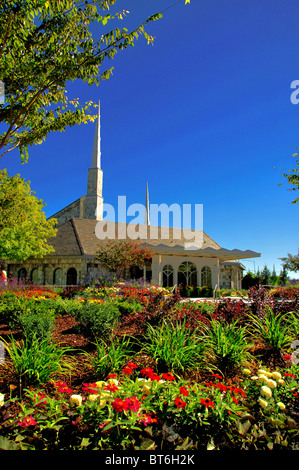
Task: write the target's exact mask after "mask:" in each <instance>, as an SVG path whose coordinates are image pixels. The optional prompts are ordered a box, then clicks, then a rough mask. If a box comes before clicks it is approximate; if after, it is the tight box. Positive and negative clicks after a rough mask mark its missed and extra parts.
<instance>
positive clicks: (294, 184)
mask: <svg viewBox="0 0 299 470" xmlns="http://www.w3.org/2000/svg"><path fill="white" fill-rule="evenodd" d="M297 156H298V153H293V154H292V157H297ZM282 176H284V177H285V178H286V180H287V182H288V183H289V184H290V185H291V188H289V191H298V189H299V159H298V158H297V159H296V168H291V169H289V170H288V171H287V173H283V174H282ZM280 186H281V184H280ZM297 202H299V197H297V198H296V199H294V201H292V204H297Z"/></svg>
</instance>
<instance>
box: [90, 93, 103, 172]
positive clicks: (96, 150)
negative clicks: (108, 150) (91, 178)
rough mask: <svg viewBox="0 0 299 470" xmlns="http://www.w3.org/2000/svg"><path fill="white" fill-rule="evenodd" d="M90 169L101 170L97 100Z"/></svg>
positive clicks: (99, 112)
mask: <svg viewBox="0 0 299 470" xmlns="http://www.w3.org/2000/svg"><path fill="white" fill-rule="evenodd" d="M91 168H101V107H100V100H99V107H98V118H97V122H96V129H95V133H94V140H93V150H92V158H91Z"/></svg>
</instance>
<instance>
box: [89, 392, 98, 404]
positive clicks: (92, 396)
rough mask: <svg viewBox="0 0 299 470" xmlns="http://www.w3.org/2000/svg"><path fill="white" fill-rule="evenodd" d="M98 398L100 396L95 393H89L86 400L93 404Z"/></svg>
mask: <svg viewBox="0 0 299 470" xmlns="http://www.w3.org/2000/svg"><path fill="white" fill-rule="evenodd" d="M99 396H100V395H98V394H97V393H91V394H90V395H88V400H89V401H91V402H92V403H93V402H94V401H96V400H97V399H98V398H99Z"/></svg>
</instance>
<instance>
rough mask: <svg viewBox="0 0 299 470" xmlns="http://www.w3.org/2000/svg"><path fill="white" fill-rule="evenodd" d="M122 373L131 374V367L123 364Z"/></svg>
mask: <svg viewBox="0 0 299 470" xmlns="http://www.w3.org/2000/svg"><path fill="white" fill-rule="evenodd" d="M123 373H124V374H128V375H129V374H132V373H133V369H131V367H129V366H125V367H124V368H123Z"/></svg>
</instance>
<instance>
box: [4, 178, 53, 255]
mask: <svg viewBox="0 0 299 470" xmlns="http://www.w3.org/2000/svg"><path fill="white" fill-rule="evenodd" d="M44 206H45V204H44V203H43V201H42V200H41V199H38V198H37V197H36V196H35V195H34V192H33V191H31V189H30V182H25V180H24V179H22V178H20V176H19V175H16V176H13V177H9V175H8V173H7V171H6V170H0V258H2V259H5V260H18V261H24V260H26V259H28V258H29V257H30V256H34V257H35V258H41V257H43V256H44V255H46V254H48V253H51V252H53V251H54V249H53V248H52V247H51V246H50V245H48V243H47V239H48V238H50V237H53V236H55V235H56V229H55V228H54V225H55V224H56V220H55V219H49V220H46V215H45V213H44V212H43V211H42V209H43V207H44Z"/></svg>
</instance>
